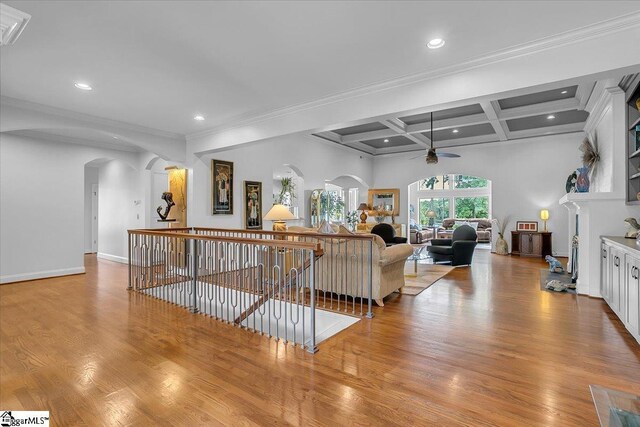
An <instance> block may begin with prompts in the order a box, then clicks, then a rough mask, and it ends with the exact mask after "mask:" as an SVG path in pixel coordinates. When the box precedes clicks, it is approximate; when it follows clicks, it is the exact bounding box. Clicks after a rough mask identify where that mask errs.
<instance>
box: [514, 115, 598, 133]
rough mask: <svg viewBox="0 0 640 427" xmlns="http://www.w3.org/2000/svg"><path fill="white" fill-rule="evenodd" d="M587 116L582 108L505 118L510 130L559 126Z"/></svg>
mask: <svg viewBox="0 0 640 427" xmlns="http://www.w3.org/2000/svg"><path fill="white" fill-rule="evenodd" d="M587 117H589V113H587V112H586V111H582V110H570V111H560V112H557V113H553V114H551V115H550V114H540V115H537V116H530V117H521V118H519V119H512V120H507V125H508V126H509V130H510V131H511V132H517V131H520V130H528V129H536V128H546V127H550V126H560V125H567V124H572V123H584V122H585V121H586V120H587Z"/></svg>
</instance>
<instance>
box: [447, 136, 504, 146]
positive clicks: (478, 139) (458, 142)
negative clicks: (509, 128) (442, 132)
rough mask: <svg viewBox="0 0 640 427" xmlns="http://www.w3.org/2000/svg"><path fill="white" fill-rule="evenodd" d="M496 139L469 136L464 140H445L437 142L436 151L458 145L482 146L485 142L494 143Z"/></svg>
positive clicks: (493, 137) (495, 137)
mask: <svg viewBox="0 0 640 427" xmlns="http://www.w3.org/2000/svg"><path fill="white" fill-rule="evenodd" d="M497 139H498V137H497V136H496V135H493V134H492V135H480V136H469V137H466V138H455V139H446V140H443V141H438V142H437V143H436V147H435V148H437V149H440V148H447V147H457V146H459V145H473V144H484V143H487V142H495V141H496V140H497Z"/></svg>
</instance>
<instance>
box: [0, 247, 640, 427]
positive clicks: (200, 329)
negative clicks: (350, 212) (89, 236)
mask: <svg viewBox="0 0 640 427" xmlns="http://www.w3.org/2000/svg"><path fill="white" fill-rule="evenodd" d="M86 265H87V274H86V275H78V276H70V277H63V278H56V279H47V280H40V281H33V282H24V283H20V284H9V285H3V286H0V409H13V410H19V409H29V410H50V411H51V416H52V420H53V425H78V424H86V425H160V424H161V425H239V424H244V425H251V424H255V425H275V424H277V425H281V424H290V425H345V424H346V425H349V424H357V425H366V424H370V425H374V424H375V425H387V426H389V425H402V426H408V425H447V426H451V425H472V426H484V425H504V426H534V425H540V426H561V425H562V426H564V425H567V426H586V425H596V423H597V419H596V414H595V410H594V408H593V404H592V402H591V397H590V394H589V384H600V385H604V386H607V387H612V388H618V389H623V390H627V391H629V392H633V393H635V394H640V347H639V345H638V344H637V343H636V342H635V341H634V340H633V338H632V337H631V336H630V335H629V334H628V333H627V332H626V331H625V329H624V327H623V326H622V325H621V323H620V322H619V321H618V320H617V318H616V317H615V315H613V313H612V312H611V311H610V310H609V309H608V308H607V306H606V305H605V304H604V303H603V302H602V301H601V300H599V299H592V298H587V297H581V296H580V297H576V296H573V295H565V294H553V293H550V292H543V291H541V290H540V289H539V282H538V281H539V275H538V271H539V269H540V268H543V267H544V266H545V264H544V262H542V261H541V260H532V259H521V258H517V257H514V258H510V257H500V256H496V255H490V254H488V253H487V252H486V251H477V256H476V259H475V260H474V265H473V267H471V268H458V269H456V270H454V271H453V272H452V273H450V274H449V275H448V276H446V277H445V278H444V279H441V280H440V281H439V282H437V283H436V284H435V285H433V286H431V287H430V288H429V289H427V290H425V291H424V292H422V293H421V294H420V295H419V296H417V297H413V296H406V295H402V296H400V295H397V294H394V295H393V296H391V297H389V298H387V299H386V300H385V306H384V307H381V308H376V309H375V313H376V317H375V318H374V319H373V320H368V319H363V320H362V321H361V322H359V323H357V324H356V325H354V326H353V327H351V328H349V329H348V330H346V331H344V332H342V333H340V334H338V335H337V336H335V337H333V338H331V339H329V340H328V341H326V342H323V343H322V344H320V346H319V349H320V351H319V352H318V353H317V354H315V355H310V354H307V353H306V352H304V351H302V350H300V349H298V348H295V349H294V348H291V347H290V346H285V345H283V344H282V343H277V342H275V341H274V340H269V339H267V338H265V337H261V336H259V335H256V334H252V333H248V332H243V331H239V330H237V329H235V328H233V327H231V326H227V325H224V324H222V323H219V322H217V321H215V320H212V319H209V318H206V317H204V316H201V315H192V314H190V313H188V312H187V311H185V310H184V309H181V308H178V307H174V306H171V305H169V304H167V303H164V302H161V301H158V300H154V299H151V298H148V297H145V296H142V295H137V294H135V293H130V292H127V291H126V290H125V287H126V275H127V268H126V266H125V265H120V264H116V263H113V262H109V261H96V259H95V258H94V257H87V258H86ZM412 268H413V265H412V264H411V265H408V269H412ZM421 268H426V267H424V266H421Z"/></svg>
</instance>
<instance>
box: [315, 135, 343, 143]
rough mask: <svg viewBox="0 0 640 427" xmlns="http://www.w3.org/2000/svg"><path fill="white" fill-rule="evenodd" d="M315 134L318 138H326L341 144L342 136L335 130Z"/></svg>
mask: <svg viewBox="0 0 640 427" xmlns="http://www.w3.org/2000/svg"><path fill="white" fill-rule="evenodd" d="M315 135H316V136H319V137H320V138H324V139H328V140H329V141H332V142H337V143H338V144H342V136H340V135H338V134H337V133H335V132H316V133H315Z"/></svg>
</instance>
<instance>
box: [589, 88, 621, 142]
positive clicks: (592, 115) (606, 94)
mask: <svg viewBox="0 0 640 427" xmlns="http://www.w3.org/2000/svg"><path fill="white" fill-rule="evenodd" d="M594 95H595V96H594ZM614 95H624V91H623V90H622V89H620V88H619V87H618V86H610V87H604V85H603V84H601V82H598V83H596V86H595V88H594V90H593V95H592V99H593V102H591V99H590V100H589V105H588V106H587V111H589V117H587V120H586V122H585V124H584V131H585V133H586V134H587V135H590V137H591V135H592V134H593V132H594V131H595V129H596V128H597V127H598V125H599V124H600V121H601V120H602V118H603V117H604V116H605V114H606V113H607V111H609V109H611V107H612V99H613V96H614Z"/></svg>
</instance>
